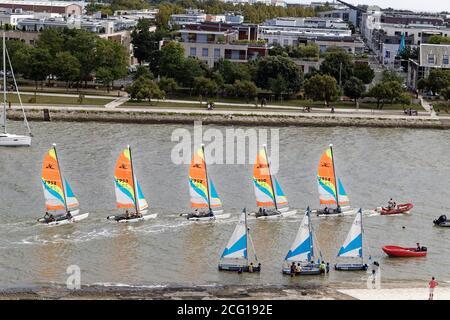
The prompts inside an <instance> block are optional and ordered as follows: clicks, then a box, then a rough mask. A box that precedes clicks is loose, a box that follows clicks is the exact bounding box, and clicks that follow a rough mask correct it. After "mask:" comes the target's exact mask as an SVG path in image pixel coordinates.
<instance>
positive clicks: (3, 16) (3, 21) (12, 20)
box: [0, 9, 34, 27]
mask: <svg viewBox="0 0 450 320" xmlns="http://www.w3.org/2000/svg"><path fill="white" fill-rule="evenodd" d="M27 18H34V13H32V12H23V11H22V10H21V9H16V10H14V12H11V10H5V11H0V26H2V27H3V26H4V25H8V26H12V27H15V26H17V23H18V22H19V21H20V20H23V19H27Z"/></svg>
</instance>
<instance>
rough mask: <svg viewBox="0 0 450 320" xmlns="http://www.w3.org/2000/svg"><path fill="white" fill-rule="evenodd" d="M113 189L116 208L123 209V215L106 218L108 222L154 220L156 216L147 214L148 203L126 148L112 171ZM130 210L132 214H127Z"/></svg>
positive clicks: (129, 149)
mask: <svg viewBox="0 0 450 320" xmlns="http://www.w3.org/2000/svg"><path fill="white" fill-rule="evenodd" d="M114 189H115V193H116V202H117V208H119V209H125V210H126V211H125V213H123V214H120V215H113V216H108V217H107V219H108V220H115V221H117V222H121V223H129V222H139V221H145V220H148V219H154V218H156V216H157V214H156V213H155V214H147V213H148V203H147V200H145V197H144V194H143V193H142V190H141V186H140V185H139V182H138V180H137V178H136V175H135V174H134V168H133V158H132V156H131V148H130V146H127V148H126V149H125V150H123V151H122V152H121V153H120V155H119V158H118V159H117V162H116V168H115V171H114ZM129 210H131V211H132V212H129Z"/></svg>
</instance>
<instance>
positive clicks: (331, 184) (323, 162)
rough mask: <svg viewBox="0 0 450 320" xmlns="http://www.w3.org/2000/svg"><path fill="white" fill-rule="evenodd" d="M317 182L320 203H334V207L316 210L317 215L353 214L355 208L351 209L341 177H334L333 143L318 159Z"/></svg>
mask: <svg viewBox="0 0 450 320" xmlns="http://www.w3.org/2000/svg"><path fill="white" fill-rule="evenodd" d="M317 184H318V187H319V196H320V204H322V205H327V206H328V205H336V208H328V207H325V208H324V209H319V210H316V213H317V215H318V216H342V215H353V214H354V213H355V210H353V209H351V208H350V206H349V204H350V200H349V198H348V195H347V193H346V192H345V189H344V185H343V184H342V181H341V179H339V178H336V168H335V165H334V155H333V145H332V144H330V146H329V148H328V149H327V150H325V152H324V153H323V154H322V157H321V158H320V161H319V168H318V170H317Z"/></svg>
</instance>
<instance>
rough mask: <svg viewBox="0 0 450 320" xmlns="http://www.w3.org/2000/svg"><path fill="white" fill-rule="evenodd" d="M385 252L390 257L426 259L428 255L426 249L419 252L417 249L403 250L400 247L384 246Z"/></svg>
mask: <svg viewBox="0 0 450 320" xmlns="http://www.w3.org/2000/svg"><path fill="white" fill-rule="evenodd" d="M382 249H383V251H384V252H385V253H386V254H387V255H388V256H389V257H425V256H426V255H427V250H426V248H424V247H422V250H420V251H417V248H403V247H398V246H384V247H383V248H382Z"/></svg>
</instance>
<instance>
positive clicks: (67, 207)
mask: <svg viewBox="0 0 450 320" xmlns="http://www.w3.org/2000/svg"><path fill="white" fill-rule="evenodd" d="M61 171H62V170H61V166H60V164H59V160H58V155H57V153H56V145H55V144H53V147H52V148H51V149H50V150H49V151H48V152H47V153H46V154H45V157H44V162H43V165H42V179H41V181H42V187H43V189H44V197H45V207H46V209H47V211H46V213H45V216H44V217H43V218H40V219H38V221H39V222H42V223H46V224H48V225H61V224H68V223H73V222H76V221H80V220H83V219H86V218H87V217H88V216H89V213H83V214H80V209H79V203H78V200H77V198H76V197H75V194H74V193H73V191H72V188H71V187H70V185H69V182H68V181H67V180H66V179H65V178H64V176H63V175H62V172H61ZM49 211H50V212H53V213H52V214H50V213H49Z"/></svg>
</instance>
